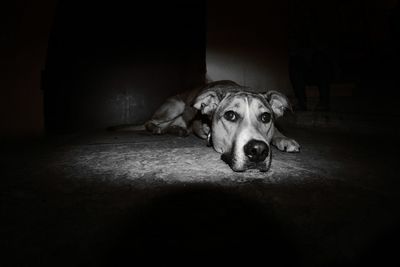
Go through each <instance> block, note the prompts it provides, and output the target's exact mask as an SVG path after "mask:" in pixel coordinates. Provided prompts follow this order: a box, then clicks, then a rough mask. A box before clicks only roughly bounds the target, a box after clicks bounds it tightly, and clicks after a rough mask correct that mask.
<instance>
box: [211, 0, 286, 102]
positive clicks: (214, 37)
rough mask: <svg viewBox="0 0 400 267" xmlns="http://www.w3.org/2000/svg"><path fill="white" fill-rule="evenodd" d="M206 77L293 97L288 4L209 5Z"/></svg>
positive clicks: (225, 0)
mask: <svg viewBox="0 0 400 267" xmlns="http://www.w3.org/2000/svg"><path fill="white" fill-rule="evenodd" d="M207 11H208V19H207V27H208V31H207V52H206V58H207V75H208V78H209V79H211V80H224V79H229V80H234V81H236V82H238V83H240V84H243V85H247V86H251V87H254V88H255V89H258V90H261V91H263V90H271V89H274V90H279V91H281V92H284V93H287V94H292V90H291V85H290V82H289V78H288V71H287V68H288V66H287V63H288V56H287V27H288V3H287V1H286V0H283V1H256V0H248V1H240V2H239V1H228V0H217V1H208V9H207Z"/></svg>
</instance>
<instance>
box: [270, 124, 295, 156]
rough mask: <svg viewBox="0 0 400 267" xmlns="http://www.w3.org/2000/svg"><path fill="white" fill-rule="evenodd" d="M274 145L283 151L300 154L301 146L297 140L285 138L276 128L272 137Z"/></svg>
mask: <svg viewBox="0 0 400 267" xmlns="http://www.w3.org/2000/svg"><path fill="white" fill-rule="evenodd" d="M272 144H273V145H274V146H276V147H277V148H278V149H279V150H281V151H286V152H299V151H300V145H299V143H297V142H296V140H294V139H291V138H289V137H286V136H284V135H283V134H282V133H281V132H280V131H279V130H278V129H277V128H276V127H275V131H274V135H273V136H272Z"/></svg>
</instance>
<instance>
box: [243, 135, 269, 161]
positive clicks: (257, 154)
mask: <svg viewBox="0 0 400 267" xmlns="http://www.w3.org/2000/svg"><path fill="white" fill-rule="evenodd" d="M243 149H244V154H245V155H246V156H247V157H248V158H249V160H250V161H251V162H262V161H264V160H265V158H266V157H267V156H268V153H269V148H268V145H267V144H266V143H265V142H263V141H259V140H254V139H253V140H250V141H249V142H248V143H247V144H246V145H245V146H244V148H243Z"/></svg>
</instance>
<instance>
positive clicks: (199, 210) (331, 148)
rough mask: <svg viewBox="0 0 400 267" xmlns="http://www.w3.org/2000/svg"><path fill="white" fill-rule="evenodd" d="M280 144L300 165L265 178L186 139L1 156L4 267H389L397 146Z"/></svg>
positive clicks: (117, 138)
mask: <svg viewBox="0 0 400 267" xmlns="http://www.w3.org/2000/svg"><path fill="white" fill-rule="evenodd" d="M286 132H287V135H289V136H291V137H294V138H295V139H296V140H297V141H299V143H300V144H301V145H302V149H301V153H299V154H288V153H283V152H280V151H277V150H276V149H274V150H273V162H272V167H271V170H270V171H269V172H267V173H260V172H258V171H252V172H246V173H234V172H232V171H231V170H230V169H229V167H228V166H227V165H225V164H224V163H223V162H222V161H221V160H220V159H219V154H217V153H216V152H214V151H213V150H212V149H211V148H209V147H206V146H205V143H204V141H203V140H199V139H197V138H195V137H193V136H190V137H187V138H178V137H172V136H151V135H149V134H147V133H112V132H98V133H91V134H80V135H78V134H77V135H70V136H58V137H53V138H48V139H46V140H43V141H41V142H38V143H35V144H25V145H21V144H20V145H13V144H9V145H8V146H6V147H4V146H3V148H4V149H3V150H2V153H1V157H2V158H1V165H2V167H1V171H2V175H1V177H2V178H1V184H2V185H1V188H2V190H1V191H2V196H1V228H0V229H1V236H2V238H1V241H0V242H1V243H2V246H4V247H5V248H6V249H7V250H6V251H7V253H6V255H7V257H5V258H3V260H2V261H3V263H7V264H8V265H10V266H80V265H85V266H118V265H124V263H128V265H124V266H129V265H132V266H133V265H135V266H140V264H138V263H143V262H144V263H146V265H147V266H149V265H152V263H154V264H155V263H162V264H161V265H160V264H159V265H160V266H164V265H177V264H179V263H180V264H182V265H185V266H192V265H202V266H204V265H205V264H210V263H211V262H213V263H215V261H220V262H222V263H225V264H227V263H240V262H242V261H243V262H246V265H247V266H251V265H252V263H256V262H260V261H261V263H262V264H263V265H268V264H275V265H279V266H339V265H340V266H342V265H344V264H346V265H347V264H351V265H353V266H355V265H361V264H362V265H363V266H365V265H369V264H371V265H374V266H394V265H392V264H394V262H397V264H399V263H400V260H399V256H398V255H399V240H400V234H399V228H398V227H399V226H400V220H399V219H400V217H399V207H398V205H399V203H400V201H399V200H400V195H399V190H400V181H399V178H398V176H399V170H398V164H399V156H398V154H397V153H398V152H397V150H398V147H399V143H400V140H399V139H398V138H395V137H389V136H385V135H383V136H377V135H352V134H348V133H346V134H344V133H330V132H328V131H319V130H310V129H286ZM3 251H4V250H3ZM389 263H390V264H389ZM7 264H6V265H7ZM6 265H3V264H2V266H6Z"/></svg>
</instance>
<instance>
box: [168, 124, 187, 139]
mask: <svg viewBox="0 0 400 267" xmlns="http://www.w3.org/2000/svg"><path fill="white" fill-rule="evenodd" d="M165 132H166V133H169V134H173V135H177V136H179V137H186V136H188V135H189V134H190V132H189V131H188V130H187V129H185V128H183V127H180V126H177V125H172V126H169V127H168V128H167V129H166V130H165Z"/></svg>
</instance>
